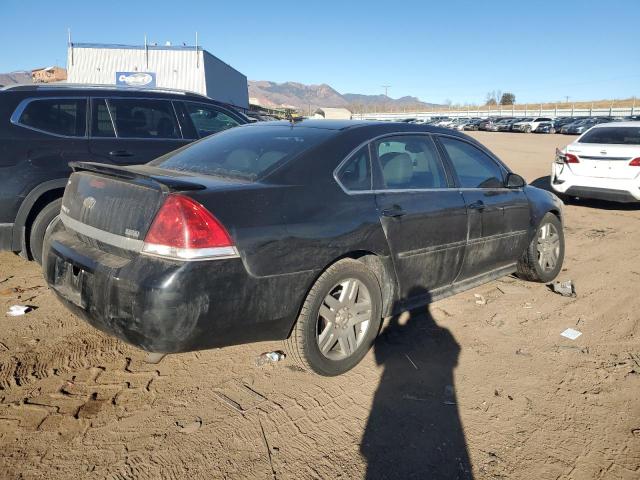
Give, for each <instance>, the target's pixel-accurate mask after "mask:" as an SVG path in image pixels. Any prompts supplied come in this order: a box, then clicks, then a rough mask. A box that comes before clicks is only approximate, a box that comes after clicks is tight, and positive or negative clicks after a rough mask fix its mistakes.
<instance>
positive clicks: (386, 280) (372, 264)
mask: <svg viewBox="0 0 640 480" xmlns="http://www.w3.org/2000/svg"><path fill="white" fill-rule="evenodd" d="M345 258H351V259H353V260H358V261H360V262H362V263H364V264H365V265H366V266H367V267H368V268H369V269H371V271H372V272H373V274H374V275H375V276H376V278H377V279H378V283H379V285H380V293H381V296H382V317H383V318H384V317H388V316H390V315H392V312H393V306H394V300H395V298H396V295H397V281H396V274H395V270H394V268H393V263H392V260H391V257H388V256H384V255H380V254H377V253H375V252H372V251H370V250H353V251H350V252H347V253H345V254H343V255H340V256H339V257H336V258H334V259H333V260H332V261H330V262H328V263H327V264H326V265H324V266H323V267H322V268H321V269H320V270H318V271H317V272H316V274H315V275H314V276H313V278H312V279H311V281H310V282H309V284H308V285H307V288H306V290H305V293H304V296H303V297H302V302H301V303H300V305H299V307H298V310H297V314H296V318H295V320H294V321H293V323H292V324H291V328H290V329H289V335H290V334H291V331H292V330H293V328H294V326H295V323H296V321H297V319H298V317H299V316H300V311H301V310H302V306H303V305H304V301H305V299H306V298H307V295H309V292H310V291H311V289H312V288H313V286H314V285H315V283H316V282H317V281H318V278H320V276H321V275H322V274H323V273H324V272H325V271H326V270H327V269H328V268H329V267H331V265H334V264H335V263H337V262H339V261H340V260H344V259H345Z"/></svg>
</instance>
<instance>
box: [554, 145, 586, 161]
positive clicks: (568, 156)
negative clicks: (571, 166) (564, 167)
mask: <svg viewBox="0 0 640 480" xmlns="http://www.w3.org/2000/svg"><path fill="white" fill-rule="evenodd" d="M556 163H580V160H578V157H576V156H575V155H573V154H572V153H563V152H562V150H560V149H558V148H556Z"/></svg>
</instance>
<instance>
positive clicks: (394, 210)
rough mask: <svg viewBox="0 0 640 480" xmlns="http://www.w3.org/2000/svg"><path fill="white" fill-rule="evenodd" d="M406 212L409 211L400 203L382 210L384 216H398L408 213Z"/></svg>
mask: <svg viewBox="0 0 640 480" xmlns="http://www.w3.org/2000/svg"><path fill="white" fill-rule="evenodd" d="M406 213H407V212H405V211H404V210H403V209H402V207H401V206H400V205H394V206H392V207H390V208H385V209H384V210H382V215H383V216H384V217H393V218H397V217H402V216H403V215H406Z"/></svg>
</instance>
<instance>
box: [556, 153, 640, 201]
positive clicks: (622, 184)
mask: <svg viewBox="0 0 640 480" xmlns="http://www.w3.org/2000/svg"><path fill="white" fill-rule="evenodd" d="M551 188H553V190H555V191H556V192H558V193H562V194H565V195H570V196H573V197H582V198H592V199H595V200H607V201H610V202H623V203H629V202H640V182H639V181H638V179H635V178H634V179H626V178H599V177H581V176H577V175H574V174H573V173H569V172H568V171H567V169H566V168H565V169H564V170H563V169H562V168H561V166H559V165H558V164H555V163H554V164H553V167H552V173H551Z"/></svg>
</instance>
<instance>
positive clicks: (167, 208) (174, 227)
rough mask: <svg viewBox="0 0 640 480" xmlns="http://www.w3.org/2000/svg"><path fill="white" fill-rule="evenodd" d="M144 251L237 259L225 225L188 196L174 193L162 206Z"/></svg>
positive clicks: (187, 257)
mask: <svg viewBox="0 0 640 480" xmlns="http://www.w3.org/2000/svg"><path fill="white" fill-rule="evenodd" d="M142 252H143V253H147V254H150V255H159V256H162V257H170V258H176V259H181V260H206V259H210V258H220V257H231V256H237V254H238V252H237V250H236V248H235V247H234V245H233V241H232V240H231V237H230V236H229V233H228V232H227V230H226V229H225V228H224V226H223V225H222V224H221V223H220V222H219V221H218V220H217V219H216V217H214V216H213V215H212V214H211V213H210V212H209V211H208V210H207V209H206V208H204V207H203V206H202V205H200V204H199V203H198V202H196V201H195V200H193V199H191V198H189V197H185V196H184V195H179V194H171V195H169V196H168V197H167V199H166V200H165V202H164V203H163V204H162V206H161V207H160V210H159V211H158V213H157V214H156V217H155V218H154V220H153V223H152V224H151V228H150V229H149V231H148V232H147V235H146V237H145V239H144V245H143V247H142Z"/></svg>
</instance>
